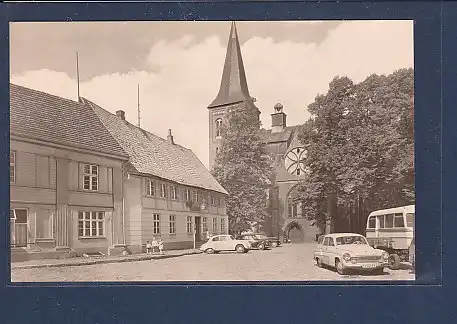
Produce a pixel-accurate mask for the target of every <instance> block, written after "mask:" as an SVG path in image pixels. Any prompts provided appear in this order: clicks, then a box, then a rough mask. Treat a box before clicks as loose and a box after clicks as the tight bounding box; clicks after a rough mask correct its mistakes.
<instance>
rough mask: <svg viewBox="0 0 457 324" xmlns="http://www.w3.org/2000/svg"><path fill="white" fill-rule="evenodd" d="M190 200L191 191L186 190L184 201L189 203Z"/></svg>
mask: <svg viewBox="0 0 457 324" xmlns="http://www.w3.org/2000/svg"><path fill="white" fill-rule="evenodd" d="M189 199H190V190H189V189H186V190H184V200H185V201H189Z"/></svg>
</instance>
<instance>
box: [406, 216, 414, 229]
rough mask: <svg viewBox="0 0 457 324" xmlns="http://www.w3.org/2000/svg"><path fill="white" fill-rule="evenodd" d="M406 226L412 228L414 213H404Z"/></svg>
mask: <svg viewBox="0 0 457 324" xmlns="http://www.w3.org/2000/svg"><path fill="white" fill-rule="evenodd" d="M406 226H407V227H413V228H414V214H410V213H408V214H406Z"/></svg>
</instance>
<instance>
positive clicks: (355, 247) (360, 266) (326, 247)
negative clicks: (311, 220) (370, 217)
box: [314, 233, 389, 275]
mask: <svg viewBox="0 0 457 324" xmlns="http://www.w3.org/2000/svg"><path fill="white" fill-rule="evenodd" d="M388 259H389V254H388V253H387V252H385V251H383V250H379V249H375V248H373V247H371V246H370V245H369V244H368V242H367V240H366V238H365V237H364V236H362V235H360V234H354V233H333V234H327V235H322V236H320V237H319V239H318V240H317V246H316V250H315V251H314V261H315V263H316V265H317V266H319V267H322V266H323V265H327V266H330V267H334V268H336V270H337V271H338V273H339V274H341V275H343V274H346V273H347V271H348V270H350V269H353V270H363V271H371V272H375V273H382V272H383V271H384V268H385V267H387V265H388Z"/></svg>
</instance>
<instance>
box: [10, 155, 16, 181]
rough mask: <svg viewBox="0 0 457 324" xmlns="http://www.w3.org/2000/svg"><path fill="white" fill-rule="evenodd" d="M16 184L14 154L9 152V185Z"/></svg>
mask: <svg viewBox="0 0 457 324" xmlns="http://www.w3.org/2000/svg"><path fill="white" fill-rule="evenodd" d="M15 182H16V152H14V151H10V183H15Z"/></svg>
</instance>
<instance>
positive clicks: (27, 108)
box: [10, 84, 128, 261]
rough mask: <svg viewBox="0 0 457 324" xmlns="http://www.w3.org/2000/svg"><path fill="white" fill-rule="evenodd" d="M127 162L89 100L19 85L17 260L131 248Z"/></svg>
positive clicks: (13, 173)
mask: <svg viewBox="0 0 457 324" xmlns="http://www.w3.org/2000/svg"><path fill="white" fill-rule="evenodd" d="M127 161H128V155H127V154H126V152H125V151H124V150H123V149H122V147H121V146H120V145H119V144H118V143H117V141H116V140H114V139H113V137H112V136H111V134H110V133H109V132H108V131H107V129H106V128H105V127H104V125H103V124H102V122H101V121H100V119H99V118H98V116H97V115H96V114H95V112H94V111H93V110H92V109H91V108H90V107H88V106H87V105H85V104H83V103H81V102H76V101H72V100H67V99H64V98H60V97H57V96H53V95H50V94H47V93H44V92H40V91H36V90H32V89H28V88H25V87H22V86H18V85H14V84H11V85H10V229H11V231H10V242H11V248H12V249H11V252H12V253H11V257H12V261H15V260H24V259H32V258H46V257H57V256H59V255H61V254H66V253H69V252H70V251H72V252H96V251H97V252H103V253H107V252H108V251H109V249H110V248H113V247H116V246H117V245H119V246H123V245H124V243H125V242H124V235H123V233H124V231H123V215H122V197H123V192H122V189H123V186H122V183H123V179H122V176H123V166H124V164H125V163H126V162H127Z"/></svg>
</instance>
